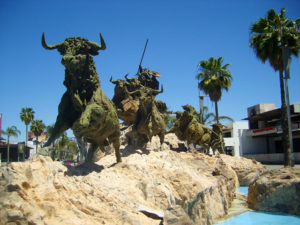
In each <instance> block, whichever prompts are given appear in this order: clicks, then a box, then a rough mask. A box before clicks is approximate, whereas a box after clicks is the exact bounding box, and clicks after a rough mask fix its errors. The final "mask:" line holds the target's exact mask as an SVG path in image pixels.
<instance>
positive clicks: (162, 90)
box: [151, 85, 164, 95]
mask: <svg viewBox="0 0 300 225" xmlns="http://www.w3.org/2000/svg"><path fill="white" fill-rule="evenodd" d="M151 89H152V88H151ZM163 92H164V87H163V85H161V89H160V90H155V89H152V93H153V94H154V95H157V94H159V93H163Z"/></svg>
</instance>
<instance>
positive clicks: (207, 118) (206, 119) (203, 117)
mask: <svg viewBox="0 0 300 225" xmlns="http://www.w3.org/2000/svg"><path fill="white" fill-rule="evenodd" d="M194 117H195V119H196V120H197V122H198V123H201V124H204V125H208V124H210V123H211V122H212V121H214V120H216V115H215V114H213V113H209V112H208V108H207V107H206V106H204V107H203V112H202V114H201V113H196V114H195V115H194Z"/></svg>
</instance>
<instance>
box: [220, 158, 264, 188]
mask: <svg viewBox="0 0 300 225" xmlns="http://www.w3.org/2000/svg"><path fill="white" fill-rule="evenodd" d="M220 157H221V158H222V160H223V161H224V162H225V163H226V164H228V165H230V166H231V168H232V169H233V170H234V171H235V172H236V174H237V176H238V179H239V182H240V186H249V184H250V183H251V182H253V181H254V180H255V179H256V178H258V177H259V176H260V175H261V174H262V173H264V172H266V171H267V168H266V167H265V166H264V165H262V164H261V163H260V162H257V161H256V160H252V159H247V158H244V157H231V156H229V155H225V154H221V155H220Z"/></svg>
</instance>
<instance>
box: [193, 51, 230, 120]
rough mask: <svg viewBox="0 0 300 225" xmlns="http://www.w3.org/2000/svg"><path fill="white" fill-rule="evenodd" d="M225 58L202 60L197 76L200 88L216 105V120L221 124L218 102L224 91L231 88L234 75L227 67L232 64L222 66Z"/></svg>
mask: <svg viewBox="0 0 300 225" xmlns="http://www.w3.org/2000/svg"><path fill="white" fill-rule="evenodd" d="M222 62H223V57H220V58H218V59H215V58H214V57H210V58H209V59H208V60H202V61H200V63H199V64H198V68H199V71H201V72H200V73H198V74H197V76H196V78H197V79H198V88H199V89H201V90H203V91H204V93H205V94H207V95H209V98H210V100H211V101H213V102H214V103H215V111H216V120H217V123H219V110H218V101H220V99H221V96H222V90H223V89H225V90H226V91H228V89H229V87H230V86H231V81H232V75H231V73H230V71H229V70H228V69H227V67H228V66H229V65H230V64H226V65H224V66H222Z"/></svg>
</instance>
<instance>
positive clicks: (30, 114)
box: [20, 108, 34, 161]
mask: <svg viewBox="0 0 300 225" xmlns="http://www.w3.org/2000/svg"><path fill="white" fill-rule="evenodd" d="M20 119H21V120H22V121H23V122H24V123H25V126H26V140H25V149H26V147H27V140H28V125H29V124H30V122H31V121H32V120H33V119H34V111H33V109H32V108H22V109H21V113H20ZM24 160H25V152H24V153H23V161H24Z"/></svg>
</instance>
